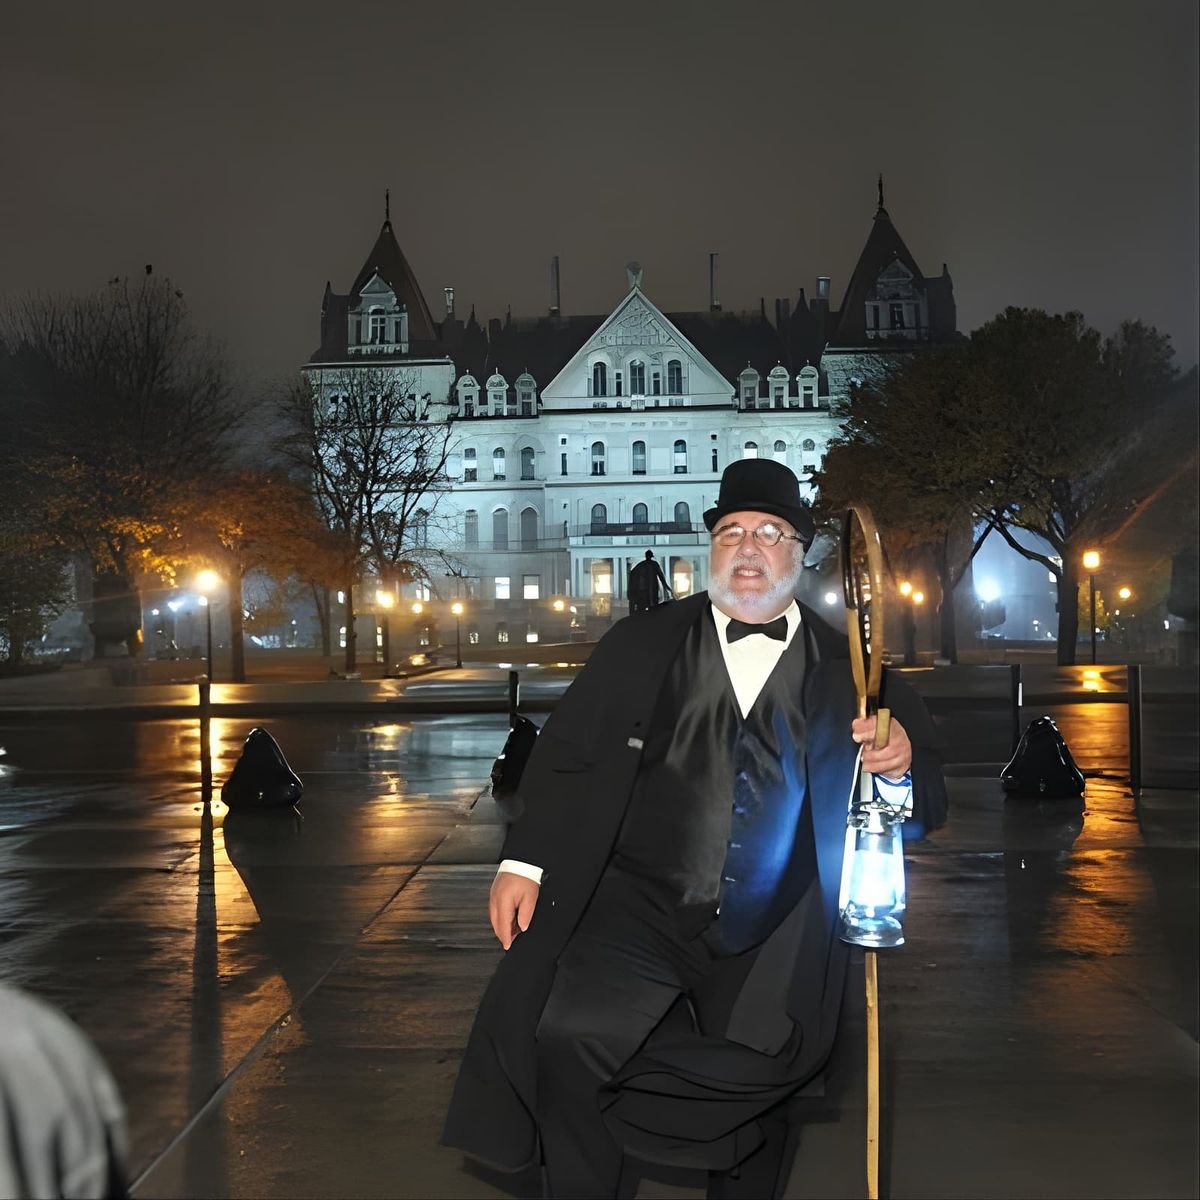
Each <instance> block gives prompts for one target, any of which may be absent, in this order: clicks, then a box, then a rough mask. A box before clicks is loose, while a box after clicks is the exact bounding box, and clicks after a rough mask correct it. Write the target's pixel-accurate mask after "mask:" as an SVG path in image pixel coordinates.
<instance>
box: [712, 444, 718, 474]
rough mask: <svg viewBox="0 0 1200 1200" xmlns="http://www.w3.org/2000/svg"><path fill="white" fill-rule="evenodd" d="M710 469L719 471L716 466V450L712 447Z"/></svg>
mask: <svg viewBox="0 0 1200 1200" xmlns="http://www.w3.org/2000/svg"><path fill="white" fill-rule="evenodd" d="M712 469H713V470H714V471H716V470H718V469H719V468H718V466H717V448H716V446H714V447H713V452H712Z"/></svg>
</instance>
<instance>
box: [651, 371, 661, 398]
mask: <svg viewBox="0 0 1200 1200" xmlns="http://www.w3.org/2000/svg"><path fill="white" fill-rule="evenodd" d="M650 394H651V395H653V396H661V395H662V376H661V375H660V374H659V373H658V372H657V371H655V372H653V373H652V374H651V376H650Z"/></svg>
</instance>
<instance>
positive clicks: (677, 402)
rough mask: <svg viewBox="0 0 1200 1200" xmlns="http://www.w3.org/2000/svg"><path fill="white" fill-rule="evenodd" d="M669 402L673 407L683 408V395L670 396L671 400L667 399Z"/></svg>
mask: <svg viewBox="0 0 1200 1200" xmlns="http://www.w3.org/2000/svg"><path fill="white" fill-rule="evenodd" d="M667 403H668V405H670V407H671V408H682V407H683V397H682V396H672V397H671V398H670V400H668V401H667Z"/></svg>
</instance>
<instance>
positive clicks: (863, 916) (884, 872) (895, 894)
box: [838, 771, 905, 948]
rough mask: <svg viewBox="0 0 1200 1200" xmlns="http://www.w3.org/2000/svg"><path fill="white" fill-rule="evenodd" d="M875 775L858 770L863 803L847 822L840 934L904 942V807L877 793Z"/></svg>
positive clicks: (874, 944) (861, 942)
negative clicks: (893, 804)
mask: <svg viewBox="0 0 1200 1200" xmlns="http://www.w3.org/2000/svg"><path fill="white" fill-rule="evenodd" d="M873 779H874V777H873V776H872V775H871V774H870V773H869V772H867V771H860V774H859V789H858V790H859V797H858V804H856V805H854V806H852V807H851V809H850V815H849V818H848V819H847V822H846V851H845V858H844V860H843V863H842V891H841V896H840V898H839V902H838V907H839V908H840V910H841V914H842V915H841V920H840V923H839V928H838V937H840V938H841V939H842V941H844V942H850V943H852V944H853V945H855V946H868V947H871V948H886V947H888V946H902V945H904V929H903V928H902V926H901V924H900V918H901V917H903V916H904V907H905V885H904V841H903V838H902V837H901V832H900V827H901V825H903V823H904V815H905V814H904V809H903V807H900V808H894V807H892V805H890V804H888V803H887V801H885V800H882V799H881V798H879V797H878V796H877V795H876V794H875V788H874V784H873Z"/></svg>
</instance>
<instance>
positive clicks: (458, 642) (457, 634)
mask: <svg viewBox="0 0 1200 1200" xmlns="http://www.w3.org/2000/svg"><path fill="white" fill-rule="evenodd" d="M454 657H455V663H454V665H455V666H456V667H457V668H458V669H459V670H460V671H461V670H462V617H460V616H458V615H455V618H454Z"/></svg>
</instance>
